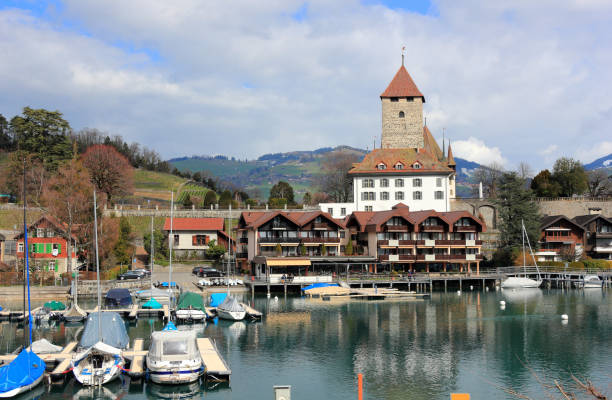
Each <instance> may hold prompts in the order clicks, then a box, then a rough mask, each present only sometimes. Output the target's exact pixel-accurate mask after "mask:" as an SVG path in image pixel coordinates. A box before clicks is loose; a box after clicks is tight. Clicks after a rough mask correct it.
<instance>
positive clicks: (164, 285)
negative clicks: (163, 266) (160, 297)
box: [159, 281, 176, 287]
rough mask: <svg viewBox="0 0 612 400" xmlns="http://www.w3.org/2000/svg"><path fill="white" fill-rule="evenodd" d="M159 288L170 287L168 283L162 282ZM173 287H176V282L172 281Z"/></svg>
mask: <svg viewBox="0 0 612 400" xmlns="http://www.w3.org/2000/svg"><path fill="white" fill-rule="evenodd" d="M159 286H161V287H168V282H162V283H160V284H159ZM171 286H172V287H176V282H174V281H172V282H171Z"/></svg>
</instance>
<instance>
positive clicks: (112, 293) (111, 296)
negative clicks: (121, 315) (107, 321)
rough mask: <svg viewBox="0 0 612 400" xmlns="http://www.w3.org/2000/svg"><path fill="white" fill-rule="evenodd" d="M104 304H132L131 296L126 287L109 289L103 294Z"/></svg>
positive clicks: (115, 305)
mask: <svg viewBox="0 0 612 400" xmlns="http://www.w3.org/2000/svg"><path fill="white" fill-rule="evenodd" d="M104 305H106V306H111V307H123V306H130V305H132V296H131V295H130V291H129V290H127V289H121V288H116V289H111V290H109V291H108V292H107V293H106V295H105V296H104Z"/></svg>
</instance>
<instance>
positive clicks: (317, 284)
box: [302, 282, 338, 292]
mask: <svg viewBox="0 0 612 400" xmlns="http://www.w3.org/2000/svg"><path fill="white" fill-rule="evenodd" d="M329 286H338V284H337V283H325V282H321V283H313V284H312V285H309V286H306V287H305V288H303V289H302V291H304V292H305V291H307V290H310V289H316V288H321V287H329Z"/></svg>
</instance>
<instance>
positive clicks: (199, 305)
mask: <svg viewBox="0 0 612 400" xmlns="http://www.w3.org/2000/svg"><path fill="white" fill-rule="evenodd" d="M177 309H178V310H201V311H204V299H202V296H200V295H199V294H197V293H194V292H184V293H183V294H181V297H179V302H178V306H177Z"/></svg>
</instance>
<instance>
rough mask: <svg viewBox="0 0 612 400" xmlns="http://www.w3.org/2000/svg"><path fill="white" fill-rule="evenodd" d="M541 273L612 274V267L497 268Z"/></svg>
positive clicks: (512, 272)
mask: <svg viewBox="0 0 612 400" xmlns="http://www.w3.org/2000/svg"><path fill="white" fill-rule="evenodd" d="M538 270H539V272H540V274H565V275H612V269H599V268H583V269H577V268H560V267H549V266H545V267H538V268H536V267H535V266H534V267H531V266H528V267H500V268H497V269H496V272H497V273H498V274H504V275H520V274H525V273H526V274H527V275H534V274H537V273H538Z"/></svg>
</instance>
